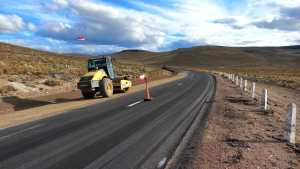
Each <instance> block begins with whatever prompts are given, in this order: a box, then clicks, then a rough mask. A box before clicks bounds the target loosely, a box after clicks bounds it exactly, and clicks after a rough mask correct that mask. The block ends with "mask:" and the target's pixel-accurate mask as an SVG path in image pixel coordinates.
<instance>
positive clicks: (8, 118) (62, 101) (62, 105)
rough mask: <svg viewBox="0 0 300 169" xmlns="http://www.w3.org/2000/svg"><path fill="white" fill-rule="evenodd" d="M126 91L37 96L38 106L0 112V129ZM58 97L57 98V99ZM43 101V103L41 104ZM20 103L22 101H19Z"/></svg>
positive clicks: (154, 83) (155, 83)
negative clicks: (101, 94) (86, 95)
mask: <svg viewBox="0 0 300 169" xmlns="http://www.w3.org/2000/svg"><path fill="white" fill-rule="evenodd" d="M185 76H186V73H185V72H183V73H179V74H178V75H176V76H172V77H168V78H164V79H160V80H155V81H152V82H150V84H149V86H150V87H154V86H158V85H162V84H165V83H168V82H171V81H174V80H179V79H181V78H184V77H185ZM143 89H144V85H143V84H140V85H136V86H133V87H132V88H131V90H130V91H129V92H128V93H134V92H138V91H141V90H143ZM125 95H126V93H125V94H124V93H120V94H115V95H114V96H113V97H111V98H99V97H98V98H96V99H91V100H84V99H82V98H81V94H80V92H79V91H72V92H67V93H59V94H56V95H53V96H47V97H46V98H39V99H35V100H32V102H33V103H32V104H34V103H36V104H39V103H40V104H41V105H40V106H38V107H34V108H28V109H25V110H20V111H14V112H10V113H5V114H0V129H3V128H7V127H12V126H16V125H20V124H23V123H26V122H30V121H34V120H39V119H42V118H46V117H50V116H54V115H58V114H61V113H64V112H67V111H69V110H72V109H78V108H81V107H84V106H88V105H92V104H97V103H101V102H105V101H107V100H110V99H114V98H118V97H122V96H125ZM58 98H59V99H58ZM43 99H44V100H43ZM43 103H44V105H43ZM19 104H22V103H19ZM26 104H27V102H26Z"/></svg>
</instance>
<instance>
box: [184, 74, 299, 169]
mask: <svg viewBox="0 0 300 169" xmlns="http://www.w3.org/2000/svg"><path fill="white" fill-rule="evenodd" d="M217 82H218V84H217V92H216V97H215V103H214V104H213V108H212V112H211V114H210V115H209V121H208V126H207V128H206V129H205V131H204V132H203V133H200V132H199V131H198V132H197V131H196V133H195V135H194V137H193V138H192V140H191V142H190V144H189V145H188V146H187V149H186V151H185V152H184V153H183V157H182V158H183V160H182V161H183V163H184V165H183V167H181V168H182V169H223V168H224V169H297V168H300V152H298V151H295V150H294V149H292V148H290V147H289V146H287V145H286V143H284V142H283V140H282V139H283V126H284V121H285V116H286V113H287V107H286V106H287V104H288V103H289V102H294V103H296V104H297V105H300V102H299V96H300V95H299V93H295V92H293V91H291V90H289V89H285V88H281V87H276V86H270V85H264V84H258V85H257V88H258V90H257V91H261V89H263V88H268V89H269V91H270V92H269V93H270V98H271V102H270V106H271V108H272V110H273V111H274V113H273V114H272V113H271V114H266V113H262V112H261V111H260V110H259V109H258V108H259V104H258V101H256V102H252V101H241V100H240V99H239V98H240V97H241V92H240V89H239V88H238V87H236V86H235V85H234V84H232V83H231V82H230V81H229V80H225V79H223V78H222V77H220V76H218V77H217ZM258 94H259V93H257V96H258ZM229 96H230V97H229ZM246 100H247V99H246ZM299 120H300V119H299V116H298V121H299ZM297 129H298V130H299V125H298V128H297ZM297 142H298V143H300V140H299V135H298V139H297Z"/></svg>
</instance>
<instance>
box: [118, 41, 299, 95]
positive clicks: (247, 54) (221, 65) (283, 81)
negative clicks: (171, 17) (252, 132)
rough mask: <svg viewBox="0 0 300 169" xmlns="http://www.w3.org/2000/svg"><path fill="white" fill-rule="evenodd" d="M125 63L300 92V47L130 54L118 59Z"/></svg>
mask: <svg viewBox="0 0 300 169" xmlns="http://www.w3.org/2000/svg"><path fill="white" fill-rule="evenodd" d="M114 56H115V57H116V58H118V59H119V60H120V61H121V62H124V63H126V62H129V61H130V62H136V63H142V64H145V65H148V64H149V65H157V66H162V65H166V66H183V67H189V68H197V69H201V70H217V71H224V72H231V73H235V74H239V75H241V76H244V77H246V78H249V79H252V80H257V81H260V82H264V83H270V84H276V85H279V86H282V87H288V88H292V89H298V90H300V46H289V47H236V48H234V47H219V46H202V47H193V48H184V49H177V50H174V51H170V52H157V53H155V52H148V51H138V50H133V51H130V50H127V51H122V52H119V53H116V54H115V55H114Z"/></svg>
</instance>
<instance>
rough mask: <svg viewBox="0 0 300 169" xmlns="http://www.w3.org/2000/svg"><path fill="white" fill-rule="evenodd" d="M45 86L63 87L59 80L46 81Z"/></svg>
mask: <svg viewBox="0 0 300 169" xmlns="http://www.w3.org/2000/svg"><path fill="white" fill-rule="evenodd" d="M44 84H45V85H47V86H59V85H61V82H60V81H58V80H46V81H45V82H44Z"/></svg>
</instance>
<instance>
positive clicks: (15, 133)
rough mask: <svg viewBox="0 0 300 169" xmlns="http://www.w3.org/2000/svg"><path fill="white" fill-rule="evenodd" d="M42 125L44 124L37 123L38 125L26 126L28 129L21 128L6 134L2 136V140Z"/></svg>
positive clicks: (0, 138)
mask: <svg viewBox="0 0 300 169" xmlns="http://www.w3.org/2000/svg"><path fill="white" fill-rule="evenodd" d="M40 126H42V124H37V125H34V126H31V127H29V128H26V129H23V130H20V131H17V132H14V133H11V134H8V135H6V136H2V137H0V140H3V139H6V138H9V137H12V136H15V135H17V134H20V133H24V132H25V131H29V130H33V129H35V128H38V127H40Z"/></svg>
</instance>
